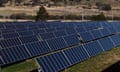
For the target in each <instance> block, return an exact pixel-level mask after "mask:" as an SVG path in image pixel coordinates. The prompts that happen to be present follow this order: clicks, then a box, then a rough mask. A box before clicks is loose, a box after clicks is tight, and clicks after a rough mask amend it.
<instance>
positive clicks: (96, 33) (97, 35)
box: [91, 30, 102, 39]
mask: <svg viewBox="0 0 120 72" xmlns="http://www.w3.org/2000/svg"><path fill="white" fill-rule="evenodd" d="M91 33H92V36H93V37H94V38H95V39H97V38H101V37H102V34H101V33H100V31H99V30H94V31H91Z"/></svg>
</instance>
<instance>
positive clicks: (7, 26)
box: [5, 24, 16, 29]
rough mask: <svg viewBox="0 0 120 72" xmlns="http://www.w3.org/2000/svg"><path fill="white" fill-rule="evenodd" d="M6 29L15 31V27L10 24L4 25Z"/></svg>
mask: <svg viewBox="0 0 120 72" xmlns="http://www.w3.org/2000/svg"><path fill="white" fill-rule="evenodd" d="M5 27H6V29H16V27H15V26H14V25H12V24H7V25H5Z"/></svg>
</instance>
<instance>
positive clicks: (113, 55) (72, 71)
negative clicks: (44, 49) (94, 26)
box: [63, 47, 120, 72]
mask: <svg viewBox="0 0 120 72" xmlns="http://www.w3.org/2000/svg"><path fill="white" fill-rule="evenodd" d="M119 60H120V47H116V48H114V49H112V50H110V51H106V52H103V53H101V54H99V55H97V56H95V57H92V58H90V59H87V60H85V61H83V62H81V63H78V64H75V65H73V66H71V67H69V68H67V69H65V70H64V71H63V72H101V71H102V70H104V69H106V68H107V67H109V66H110V65H112V64H114V63H115V62H117V61H119Z"/></svg>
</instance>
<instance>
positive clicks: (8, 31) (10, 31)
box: [1, 29, 15, 34]
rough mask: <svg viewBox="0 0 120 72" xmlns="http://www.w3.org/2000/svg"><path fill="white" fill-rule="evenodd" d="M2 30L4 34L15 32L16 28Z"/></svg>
mask: <svg viewBox="0 0 120 72" xmlns="http://www.w3.org/2000/svg"><path fill="white" fill-rule="evenodd" d="M1 32H2V34H5V33H15V30H13V29H2V30H1Z"/></svg>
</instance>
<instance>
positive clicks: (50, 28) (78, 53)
mask: <svg viewBox="0 0 120 72" xmlns="http://www.w3.org/2000/svg"><path fill="white" fill-rule="evenodd" d="M10 24H11V25H10ZM104 24H105V25H104ZM108 24H109V23H108V22H83V23H82V22H81V23H80V22H64V23H62V22H36V23H34V22H23V23H5V24H4V25H3V24H2V25H0V30H1V37H3V40H0V45H1V48H0V54H1V56H0V65H5V64H10V63H13V62H17V61H20V60H24V59H27V58H30V57H34V56H38V55H42V54H46V53H49V52H51V51H55V50H60V52H57V53H53V54H50V55H47V56H43V57H40V58H37V61H38V62H39V64H40V66H41V67H42V69H43V71H45V72H54V71H60V70H62V69H64V68H66V67H68V66H71V65H73V64H76V63H78V62H81V61H83V60H85V59H87V58H89V57H92V56H95V55H97V54H99V53H101V52H103V51H106V50H109V49H111V48H113V47H115V46H118V45H120V44H119V41H117V39H119V36H117V35H113V34H116V32H117V31H119V29H117V30H116V29H115V27H117V26H118V24H116V25H113V24H111V25H108ZM13 28H14V29H13ZM111 29H113V31H111ZM77 34H78V35H77ZM109 35H113V36H109ZM79 36H80V37H81V38H82V40H83V41H84V42H86V41H88V42H89V41H91V40H93V39H98V38H102V37H103V38H102V39H99V40H97V41H93V42H90V43H86V44H83V45H81V46H77V47H72V48H70V49H67V50H63V51H61V49H63V48H66V47H69V46H72V45H76V44H79V43H80V40H79V39H78V38H79ZM106 36H109V37H106ZM104 37H106V38H104ZM4 39H5V40H4ZM103 42H104V43H106V42H107V44H106V45H105V44H104V43H103ZM108 44H111V45H110V46H107V45H108ZM21 47H22V48H21ZM14 51H15V52H14ZM12 52H13V53H12ZM56 56H57V57H56ZM44 57H45V58H44ZM61 59H62V60H61ZM62 61H63V62H62ZM46 62H47V63H46ZM50 62H54V64H52V65H51V63H50ZM56 63H57V64H56ZM46 65H48V66H49V65H51V67H48V66H46Z"/></svg>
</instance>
